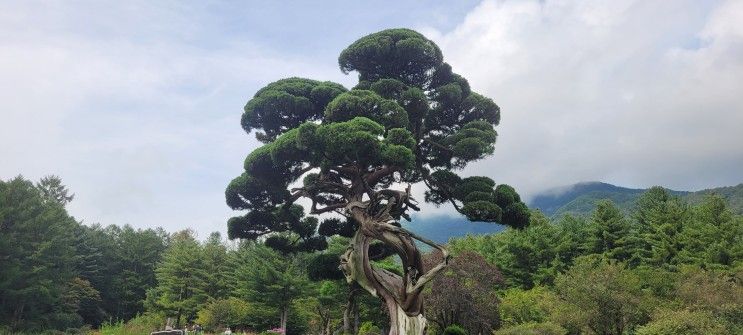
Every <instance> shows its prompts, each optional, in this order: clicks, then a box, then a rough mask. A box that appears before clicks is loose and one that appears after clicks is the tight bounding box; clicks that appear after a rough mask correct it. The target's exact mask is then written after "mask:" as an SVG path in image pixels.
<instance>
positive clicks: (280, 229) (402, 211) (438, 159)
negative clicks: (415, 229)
mask: <svg viewBox="0 0 743 335" xmlns="http://www.w3.org/2000/svg"><path fill="white" fill-rule="evenodd" d="M338 61H339V65H340V67H341V70H342V71H343V72H344V73H349V72H352V71H356V72H358V75H359V83H358V85H357V86H356V87H354V88H353V89H351V90H347V89H346V88H344V87H343V86H342V85H339V84H336V83H331V82H321V81H315V80H310V79H302V78H288V79H282V80H279V81H276V82H274V83H271V84H269V85H267V86H266V87H264V88H262V89H260V90H259V91H258V92H257V93H256V94H255V96H254V97H253V98H252V99H251V100H250V101H249V102H248V103H247V105H246V106H245V113H244V114H243V117H242V126H243V128H244V129H245V130H246V131H248V132H253V131H255V133H256V137H257V138H258V139H259V140H260V141H262V142H263V143H265V144H264V145H263V146H262V147H260V148H258V149H256V150H254V151H253V152H252V153H250V155H248V157H247V158H246V159H245V165H244V167H245V172H244V173H243V174H242V175H240V176H238V177H237V178H235V179H234V180H233V181H232V182H231V183H230V184H229V186H228V187H227V191H226V198H227V204H228V205H229V206H230V207H232V208H233V209H235V210H247V211H248V212H247V214H245V215H242V216H238V217H234V218H232V219H230V220H229V223H228V232H229V236H230V238H248V239H258V238H261V239H264V240H265V242H266V244H268V245H269V246H272V247H274V248H276V249H280V250H283V251H301V250H303V251H313V250H320V249H323V248H325V247H326V246H327V243H326V241H325V238H324V237H322V236H318V235H317V234H316V231H317V230H318V219H316V218H315V217H313V216H305V215H306V214H310V215H321V214H325V213H336V214H337V215H339V216H340V217H343V218H344V219H342V220H338V219H328V220H325V221H324V222H323V223H322V224H320V226H319V232H320V233H321V234H323V235H326V236H330V235H344V236H348V237H352V239H351V244H350V245H349V246H348V250H347V252H346V253H345V254H344V255H343V256H342V257H341V260H340V264H341V267H342V269H343V271H344V273H345V276H346V278H347V280H348V281H349V282H356V283H358V284H359V285H360V286H361V287H363V288H364V289H366V290H367V291H369V292H370V293H371V294H372V295H374V296H377V297H380V298H381V299H382V300H383V301H384V303H385V305H386V307H387V310H388V313H389V316H390V328H391V330H390V334H422V333H423V331H424V328H425V326H426V320H425V317H424V316H423V314H422V295H421V293H422V290H423V287H424V285H425V284H426V283H427V282H429V281H430V280H431V279H432V278H433V277H434V276H435V275H436V274H437V273H438V272H439V271H441V270H442V269H443V268H444V267H445V266H446V264H447V261H448V254H447V252H446V250H444V249H443V248H441V247H440V246H439V245H436V244H435V243H433V242H431V241H429V240H427V239H425V238H423V237H420V236H417V235H415V234H413V233H412V232H410V231H407V230H405V229H403V228H401V227H400V223H399V220H401V219H403V218H404V219H408V220H409V219H410V211H415V210H419V207H418V203H417V202H416V200H415V199H413V197H412V196H411V193H410V189H411V187H410V185H412V184H416V183H423V184H425V187H426V188H427V191H426V196H425V200H426V201H428V202H430V203H433V204H436V205H441V204H451V205H452V206H453V207H454V209H455V210H457V211H459V212H460V213H462V214H464V215H465V216H466V217H467V218H468V219H469V220H472V221H488V222H499V223H503V224H507V225H511V226H514V227H524V226H526V225H527V224H528V219H529V212H528V210H527V208H526V205H525V204H524V203H523V202H521V199H520V197H519V195H518V194H517V193H516V192H515V191H514V189H513V188H512V187H510V186H508V185H505V184H501V185H496V183H495V182H494V181H493V180H492V179H490V178H487V177H467V178H462V177H461V176H459V175H458V174H457V173H455V172H454V171H456V170H459V169H461V168H464V167H465V166H466V165H467V164H468V163H470V162H472V161H476V160H480V159H483V158H485V157H487V156H489V155H490V154H492V153H493V149H494V144H495V141H496V137H497V133H496V131H495V130H494V127H495V126H496V125H498V123H499V122H500V108H499V107H498V106H497V105H496V104H495V103H494V102H493V100H491V99H490V98H487V97H485V96H482V95H480V94H478V93H475V92H473V91H472V90H471V89H470V86H469V84H468V82H467V80H466V79H464V78H463V77H462V76H460V75H458V74H456V73H454V72H452V68H451V66H449V64H447V63H445V62H444V61H443V56H442V53H441V50H440V49H439V47H438V46H436V44H435V43H433V42H432V41H431V40H429V39H427V38H426V37H424V36H423V35H421V34H419V33H417V32H415V31H412V30H408V29H389V30H384V31H381V32H378V33H374V34H371V35H368V36H365V37H363V38H361V39H359V40H358V41H356V42H354V43H353V44H351V45H350V46H349V47H348V48H346V49H345V50H343V52H342V53H341V55H340V57H339V60H338ZM302 198H304V199H307V200H308V202H309V203H310V204H311V205H310V208H309V211H308V213H305V211H304V209H303V208H302V207H301V206H299V205H298V204H297V203H296V202H297V201H298V200H300V199H302ZM415 240H418V241H421V242H423V243H427V244H429V245H431V246H432V247H434V248H437V249H440V250H442V251H443V254H444V260H443V261H442V262H441V263H440V264H438V265H437V266H434V267H433V268H432V269H431V270H430V271H428V272H426V271H424V269H423V264H422V261H421V253H420V251H419V250H418V247H417V246H416V244H415V242H414V241H415ZM393 253H394V254H397V255H398V256H399V257H400V259H401V260H402V264H403V273H402V275H398V274H396V273H393V272H390V271H387V270H385V269H382V268H379V267H375V266H373V265H372V262H371V261H373V260H375V259H378V258H380V257H384V256H387V255H390V254H393Z"/></svg>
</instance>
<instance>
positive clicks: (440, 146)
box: [423, 137, 453, 152]
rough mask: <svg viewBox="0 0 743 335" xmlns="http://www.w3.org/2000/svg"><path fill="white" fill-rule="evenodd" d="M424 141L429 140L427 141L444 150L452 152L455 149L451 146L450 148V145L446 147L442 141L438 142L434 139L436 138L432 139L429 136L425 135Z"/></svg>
mask: <svg viewBox="0 0 743 335" xmlns="http://www.w3.org/2000/svg"><path fill="white" fill-rule="evenodd" d="M423 142H427V143H430V144H431V145H433V146H434V147H437V148H439V149H441V150H444V151H446V152H452V151H453V150H452V149H451V148H448V147H446V146H444V145H442V144H441V143H438V142H436V141H434V140H432V139H430V138H427V137H424V138H423Z"/></svg>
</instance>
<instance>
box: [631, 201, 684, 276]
mask: <svg viewBox="0 0 743 335" xmlns="http://www.w3.org/2000/svg"><path fill="white" fill-rule="evenodd" d="M688 214H689V211H688V206H687V205H686V204H685V203H683V202H682V201H681V199H679V198H678V197H675V196H673V195H671V194H670V193H669V192H668V190H666V189H664V188H662V187H657V186H656V187H652V188H650V189H649V190H648V191H646V192H645V193H644V194H643V195H642V196H640V198H639V199H638V200H637V207H636V210H635V214H634V216H635V220H636V222H635V223H636V226H635V227H634V228H635V229H636V231H637V233H638V237H639V238H640V239H641V241H642V244H641V245H640V248H639V250H638V252H636V254H635V255H634V256H632V257H633V258H634V259H633V260H631V262H632V263H639V264H645V265H653V266H673V265H675V264H677V263H678V259H677V255H678V253H679V251H680V250H681V248H682V245H681V240H680V236H679V235H680V233H681V231H682V229H683V226H684V221H685V220H686V219H687V218H688Z"/></svg>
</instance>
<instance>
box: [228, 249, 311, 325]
mask: <svg viewBox="0 0 743 335" xmlns="http://www.w3.org/2000/svg"><path fill="white" fill-rule="evenodd" d="M239 257H240V258H241V261H240V262H239V264H240V265H239V266H238V267H237V268H236V269H235V271H236V273H235V276H236V279H237V280H238V286H237V290H236V292H235V293H236V294H237V295H238V297H240V298H242V299H246V300H247V301H251V302H257V303H260V304H263V305H264V306H267V307H270V308H272V309H274V310H276V311H277V312H278V316H279V317H278V320H277V321H278V323H279V326H280V327H281V328H282V329H284V330H285V331H286V332H287V334H296V331H297V330H296V329H287V326H288V323H289V318H290V315H289V313H290V311H291V309H292V304H293V303H294V301H295V300H297V299H298V298H300V297H302V296H304V295H306V294H307V293H308V292H305V290H306V289H308V288H309V285H308V284H309V283H308V278H307V273H306V271H307V268H306V264H303V261H304V260H302V259H300V258H298V257H296V256H288V255H282V254H280V253H278V252H276V251H274V250H272V249H270V248H267V247H265V246H263V245H260V244H252V243H251V244H247V243H246V244H243V246H242V247H241V255H240V256H239Z"/></svg>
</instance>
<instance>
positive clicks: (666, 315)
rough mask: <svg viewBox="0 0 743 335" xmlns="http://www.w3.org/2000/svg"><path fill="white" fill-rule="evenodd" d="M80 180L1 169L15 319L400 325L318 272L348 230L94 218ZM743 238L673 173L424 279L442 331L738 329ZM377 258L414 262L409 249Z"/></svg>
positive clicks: (74, 326) (6, 298)
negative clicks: (679, 187)
mask: <svg viewBox="0 0 743 335" xmlns="http://www.w3.org/2000/svg"><path fill="white" fill-rule="evenodd" d="M67 194H68V190H67V189H66V188H65V187H64V185H62V184H61V183H60V180H59V179H58V178H55V177H51V178H45V179H43V180H41V181H40V182H37V183H33V182H31V181H29V180H26V179H24V178H22V177H17V178H14V179H11V180H7V181H2V182H0V224H1V226H0V230H1V231H2V234H0V255H2V257H0V268H2V269H3V270H2V271H1V272H0V275H1V276H2V277H0V299H1V300H0V302H1V303H0V306H2V309H0V323H1V324H2V325H3V326H2V327H3V328H2V329H0V332H2V333H8V334H16V333H18V334H41V333H44V334H85V333H88V334H148V333H149V332H150V331H153V330H157V329H162V327H163V325H164V324H165V320H166V318H167V317H171V318H174V319H177V321H176V322H178V323H180V325H187V324H195V323H199V324H201V325H202V326H203V327H204V329H205V330H206V331H208V332H215V333H221V332H222V331H224V329H225V328H226V327H231V328H232V329H233V330H236V331H237V330H243V331H249V332H252V333H259V332H264V333H270V331H271V330H272V329H275V328H277V326H278V324H279V319H280V315H281V313H282V312H283V311H287V312H288V320H289V322H288V326H287V329H286V332H287V334H310V333H311V334H333V333H336V332H337V331H338V330H339V329H342V328H343V323H344V317H345V319H346V322H349V323H350V329H351V332H353V333H354V334H380V333H381V332H383V331H384V330H385V327H387V325H386V324H385V323H386V322H387V318H386V316H385V315H384V312H383V311H381V310H380V309H379V307H380V306H379V302H378V300H377V299H375V298H373V297H371V296H370V295H369V294H366V293H363V292H362V291H363V290H359V289H358V288H354V287H353V286H351V285H348V284H347V283H346V282H345V280H343V279H342V276H340V277H339V278H338V279H336V280H328V279H322V280H318V279H317V274H316V272H317V270H318V267H319V265H318V264H322V259H323V258H326V257H332V258H337V257H338V254H340V253H341V252H343V250H344V249H345V245H346V243H347V238H345V237H341V236H335V237H332V238H330V239H329V241H328V244H329V247H328V248H327V249H326V250H325V251H323V252H321V253H316V252H315V253H307V252H298V253H293V254H281V253H279V252H277V251H274V250H273V249H271V248H268V247H265V246H263V245H261V244H257V243H254V242H250V241H244V242H240V243H238V242H229V241H226V240H225V239H223V238H222V237H221V236H220V235H219V233H213V234H212V235H210V236H208V237H206V238H205V239H197V238H196V237H195V236H194V234H193V232H191V231H188V230H185V231H180V232H165V231H163V230H162V229H147V230H141V229H133V228H132V227H130V226H124V227H118V226H108V227H103V226H100V225H86V224H82V223H81V222H79V221H78V220H76V219H75V218H73V217H71V216H70V215H69V214H68V213H67V212H66V210H65V205H66V203H67V202H68V201H70V200H71V197H70V196H68V195H67ZM73 201H74V200H73ZM742 238H743V216H740V215H735V214H733V213H731V211H730V209H729V207H728V205H727V204H726V203H725V202H724V200H723V199H722V198H721V197H720V196H716V195H708V196H707V197H706V198H705V199H704V200H703V201H702V202H701V203H699V204H696V205H690V204H688V203H687V202H685V201H683V200H681V198H679V197H676V196H672V195H670V194H669V193H668V192H667V191H666V190H664V189H663V188H660V187H655V188H652V189H650V190H648V191H647V192H645V193H644V194H643V195H642V196H641V197H640V199H639V200H638V205H637V207H636V209H635V211H634V212H633V213H632V214H631V215H624V214H622V212H621V211H619V210H618V209H617V207H616V206H615V205H614V204H613V203H612V202H611V201H602V202H599V204H598V205H597V206H596V208H595V209H594V211H593V213H592V214H591V215H590V216H589V217H572V216H564V217H561V218H559V219H556V220H553V221H550V220H549V219H547V218H546V217H545V216H544V215H542V214H541V213H539V212H533V213H532V216H531V220H530V223H529V225H528V227H526V228H524V229H521V230H519V229H513V228H508V229H507V230H505V231H504V232H501V233H497V234H493V235H479V236H467V237H464V238H456V239H452V240H450V241H449V243H448V247H449V249H450V250H451V252H452V254H453V255H454V256H453V260H452V262H451V264H450V266H449V268H448V269H447V270H446V271H445V272H444V273H443V274H442V275H441V276H439V277H437V278H436V279H434V280H433V282H432V283H431V285H430V288H428V289H427V291H426V292H425V295H426V298H427V299H426V305H425V311H426V314H427V317H428V318H429V320H431V327H430V330H429V331H430V332H431V333H435V334H439V333H444V331H447V333H449V334H455V333H457V334H461V333H466V334H478V333H489V332H491V331H494V333H495V334H739V333H741V331H743V321H742V320H743V262H741V261H742V260H743V241H741V239H742ZM10 255H12V257H11V256H10ZM425 257H426V259H429V258H431V259H433V258H436V257H439V256H438V255H436V254H435V253H434V252H432V253H429V254H426V255H425ZM427 263H433V261H431V262H427ZM378 264H379V266H382V267H385V268H387V269H390V270H391V271H400V269H399V266H400V265H399V262H396V261H395V260H394V257H390V258H388V259H385V260H382V261H379V262H378ZM320 266H321V265H320ZM352 291H354V292H355V293H356V295H357V297H356V299H353V300H352V301H350V305H349V299H348V298H349V295H350V293H351V292H352Z"/></svg>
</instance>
